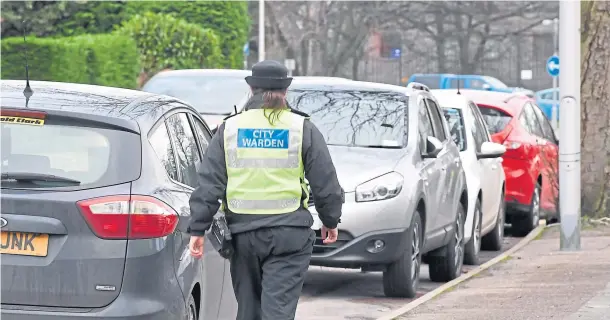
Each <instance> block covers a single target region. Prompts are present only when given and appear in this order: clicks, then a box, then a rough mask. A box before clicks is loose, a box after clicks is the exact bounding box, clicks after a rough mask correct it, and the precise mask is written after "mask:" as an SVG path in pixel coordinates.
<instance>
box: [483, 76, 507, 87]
mask: <svg viewBox="0 0 610 320" xmlns="http://www.w3.org/2000/svg"><path fill="white" fill-rule="evenodd" d="M483 79H485V81H487V83H489V85H490V86H492V87H494V88H498V89H505V88H508V86H507V85H506V84H505V83H504V82H502V81H500V80H498V79H496V78H494V77H489V76H485V77H483Z"/></svg>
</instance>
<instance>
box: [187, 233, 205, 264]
mask: <svg viewBox="0 0 610 320" xmlns="http://www.w3.org/2000/svg"><path fill="white" fill-rule="evenodd" d="M189 251H190V252H191V256H193V257H194V258H197V259H199V258H201V257H202V256H203V236H191V241H190V242H189Z"/></svg>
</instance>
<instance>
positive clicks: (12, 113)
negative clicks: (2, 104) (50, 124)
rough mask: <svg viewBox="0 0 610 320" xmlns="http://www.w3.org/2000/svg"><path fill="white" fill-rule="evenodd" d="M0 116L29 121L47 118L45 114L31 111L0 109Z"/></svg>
mask: <svg viewBox="0 0 610 320" xmlns="http://www.w3.org/2000/svg"><path fill="white" fill-rule="evenodd" d="M0 115H1V116H3V117H19V118H31V119H45V118H46V117H47V113H46V112H42V111H33V110H26V111H23V110H11V109H0Z"/></svg>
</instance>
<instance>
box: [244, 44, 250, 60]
mask: <svg viewBox="0 0 610 320" xmlns="http://www.w3.org/2000/svg"><path fill="white" fill-rule="evenodd" d="M244 55H245V56H246V57H247V56H249V55H250V44H249V43H247V42H246V44H244Z"/></svg>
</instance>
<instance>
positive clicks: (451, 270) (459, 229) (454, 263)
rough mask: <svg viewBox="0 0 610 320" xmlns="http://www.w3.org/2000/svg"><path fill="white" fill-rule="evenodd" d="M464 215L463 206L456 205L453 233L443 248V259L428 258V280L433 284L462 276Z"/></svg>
mask: <svg viewBox="0 0 610 320" xmlns="http://www.w3.org/2000/svg"><path fill="white" fill-rule="evenodd" d="M465 216H466V213H465V211H464V206H463V205H462V204H461V203H460V204H458V210H457V215H456V217H455V226H456V227H455V229H456V230H455V232H454V234H453V236H452V237H451V240H450V241H449V243H447V245H446V246H445V247H444V248H443V249H444V250H443V251H444V252H445V255H444V256H443V257H431V258H430V265H429V269H430V280H432V281H434V282H447V281H451V280H453V279H455V278H457V277H459V276H460V275H461V274H462V266H463V265H464V246H465V244H464V221H465V220H466V219H465Z"/></svg>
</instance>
